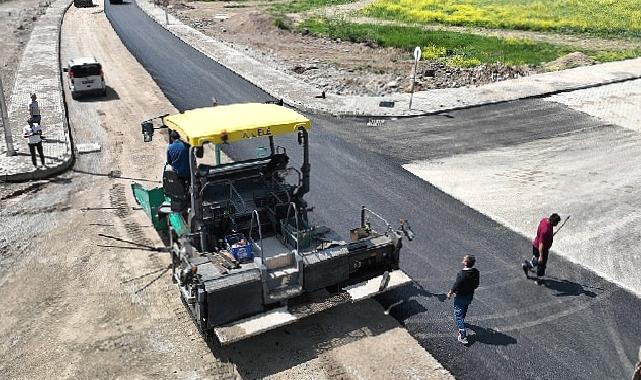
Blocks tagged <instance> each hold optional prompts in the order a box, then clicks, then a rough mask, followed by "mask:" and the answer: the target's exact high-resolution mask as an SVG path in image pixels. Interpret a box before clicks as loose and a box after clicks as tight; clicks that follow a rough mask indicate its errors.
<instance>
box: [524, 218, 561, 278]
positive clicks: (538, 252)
mask: <svg viewBox="0 0 641 380" xmlns="http://www.w3.org/2000/svg"><path fill="white" fill-rule="evenodd" d="M560 221H561V217H560V216H559V214H556V213H554V214H552V215H550V217H548V218H543V219H541V221H540V222H539V227H538V228H537V230H536V237H535V238H534V240H533V241H532V260H530V261H527V260H525V261H524V262H523V265H522V267H523V272H524V273H525V277H527V278H530V276H529V274H528V273H529V271H531V270H534V269H535V268H536V283H537V284H538V285H541V284H543V281H542V280H541V277H543V276H544V275H545V268H546V266H547V262H548V253H549V252H550V248H551V247H552V242H553V241H554V227H556V225H558V224H559V222H560Z"/></svg>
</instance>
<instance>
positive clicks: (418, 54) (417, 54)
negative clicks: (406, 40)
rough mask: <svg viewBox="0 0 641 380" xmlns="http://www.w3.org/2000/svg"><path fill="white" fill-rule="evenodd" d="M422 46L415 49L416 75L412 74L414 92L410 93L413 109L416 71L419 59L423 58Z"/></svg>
mask: <svg viewBox="0 0 641 380" xmlns="http://www.w3.org/2000/svg"><path fill="white" fill-rule="evenodd" d="M421 54H422V53H421V47H420V46H417V47H416V48H415V49H414V75H413V76H412V93H411V94H410V110H411V109H412V100H413V99H414V84H415V83H416V71H417V70H418V61H420V60H421Z"/></svg>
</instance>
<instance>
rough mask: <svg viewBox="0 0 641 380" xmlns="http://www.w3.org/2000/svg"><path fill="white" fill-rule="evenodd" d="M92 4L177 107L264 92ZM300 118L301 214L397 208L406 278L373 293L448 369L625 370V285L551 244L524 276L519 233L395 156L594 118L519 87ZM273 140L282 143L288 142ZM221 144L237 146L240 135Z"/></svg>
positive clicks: (524, 139) (607, 375)
mask: <svg viewBox="0 0 641 380" xmlns="http://www.w3.org/2000/svg"><path fill="white" fill-rule="evenodd" d="M106 11H107V15H108V17H109V18H110V20H111V22H112V24H113V25H114V27H115V29H116V30H117V31H118V33H119V35H120V37H121V38H122V39H123V41H124V43H125V45H126V46H127V47H128V48H129V49H130V51H131V52H132V53H133V54H134V55H135V56H136V57H137V59H138V60H139V61H140V62H143V64H144V65H145V67H146V68H147V69H148V70H149V71H150V73H151V75H152V77H154V79H155V80H156V81H157V83H158V84H159V86H160V87H161V88H162V89H163V91H164V92H165V93H166V94H167V97H168V98H169V99H170V100H171V101H172V103H173V104H174V105H175V106H176V107H177V108H185V109H187V108H193V107H197V106H201V105H204V104H206V101H207V99H208V98H209V97H211V96H215V97H216V98H217V99H218V100H219V101H220V102H221V103H231V102H236V101H262V100H264V99H265V98H264V94H263V93H262V92H261V91H260V90H258V89H256V88H252V87H251V86H248V84H247V83H246V82H244V81H242V80H239V79H238V78H235V77H234V76H233V75H230V73H229V72H228V71H226V70H224V69H222V68H221V67H220V65H217V64H216V63H214V62H211V61H208V60H207V59H205V58H204V57H203V56H202V55H200V54H199V53H197V52H195V51H194V50H193V49H191V48H189V47H188V46H186V45H184V44H183V43H181V42H179V41H177V40H176V38H175V37H173V36H172V35H171V34H169V33H168V32H166V31H165V30H163V29H162V28H160V27H158V26H157V25H155V24H154V23H153V22H151V20H149V19H148V18H147V16H145V15H144V14H143V13H142V12H140V11H139V10H137V9H136V8H134V7H133V6H131V5H128V6H122V7H118V6H111V7H109V6H108V7H107V9H106ZM199 73H201V74H199ZM202 73H206V75H203V74H202ZM221 81H223V83H221ZM230 81H231V82H230ZM194 88H199V89H203V91H204V94H203V93H200V92H199V91H193V89H194ZM313 121H314V123H315V128H314V130H313V132H312V134H311V139H312V145H311V149H312V153H311V161H312V192H311V194H310V196H309V198H308V200H309V201H310V203H311V204H313V205H315V206H316V209H315V212H314V214H315V218H317V220H319V221H323V222H325V223H328V224H331V225H332V226H333V227H335V228H336V229H337V230H339V231H347V229H348V228H350V227H352V226H353V225H354V224H355V223H357V220H358V213H357V210H358V208H359V206H360V205H362V204H364V205H367V206H368V207H370V208H372V209H374V210H376V211H377V212H379V213H381V214H382V215H384V216H386V217H388V218H389V219H390V220H394V219H395V218H396V217H399V216H403V217H407V218H409V219H410V220H411V221H412V222H413V226H414V227H415V229H416V232H417V234H418V238H417V239H416V240H415V241H414V242H413V243H408V244H406V247H405V248H404V251H403V258H402V267H403V268H404V269H405V270H406V271H407V272H408V273H409V274H410V275H411V276H412V278H413V279H414V280H415V283H416V285H415V286H413V287H408V288H405V289H403V290H399V291H395V292H392V293H390V294H388V295H387V296H384V297H381V298H380V301H381V302H382V303H383V305H384V306H386V307H390V312H391V314H392V315H393V316H395V317H396V318H397V319H398V320H399V321H401V322H402V323H404V324H405V326H406V328H407V329H408V331H409V332H410V333H411V334H412V335H413V336H414V337H416V338H417V339H418V340H419V341H420V342H421V344H422V345H423V347H425V348H426V349H427V350H428V351H429V352H431V353H432V354H434V355H435V356H436V358H437V359H438V360H439V361H441V362H442V363H443V364H444V365H445V367H446V368H447V369H448V370H450V371H451V372H452V373H453V374H454V375H455V376H456V377H459V378H470V379H476V378H487V379H490V378H491V379H514V378H518V379H586V378H590V379H613V378H617V379H625V378H627V377H628V376H629V375H630V374H631V372H632V368H633V361H635V360H636V359H635V358H636V353H637V350H638V345H639V343H640V338H639V336H640V333H641V326H640V324H639V320H638V314H639V310H641V301H640V300H639V299H638V298H637V297H636V296H635V295H633V294H632V293H630V292H629V291H627V290H625V289H623V288H621V287H619V286H617V285H616V284H614V283H612V282H609V281H607V280H605V279H603V278H602V277H600V276H599V275H597V274H595V273H594V272H593V271H590V270H587V269H585V268H584V267H582V266H579V265H576V264H573V263H571V262H569V261H568V260H566V259H565V258H563V257H562V256H559V255H556V254H553V255H552V258H551V265H550V268H549V278H548V280H547V281H546V282H545V284H544V285H543V286H540V287H539V286H536V285H535V284H534V283H533V282H531V281H528V280H526V279H525V277H524V275H523V273H522V272H521V270H520V267H519V265H520V262H521V260H522V259H523V258H524V257H526V256H527V255H528V254H529V253H530V252H531V248H530V238H531V237H530V236H529V235H528V236H523V235H522V234H520V233H519V232H518V231H514V230H512V229H510V228H507V227H506V226H504V225H501V224H499V223H497V222H495V221H494V220H492V219H491V218H490V217H488V216H486V215H484V214H482V213H480V212H478V211H475V210H474V209H472V208H470V207H468V206H466V205H464V204H463V203H461V202H460V201H458V200H456V199H454V198H452V197H451V196H450V195H448V194H446V193H444V192H442V191H440V190H438V189H437V188H435V187H434V186H432V185H431V184H430V183H428V182H425V181H423V180H422V179H420V178H418V177H416V176H414V175H413V174H411V173H409V172H407V171H406V170H404V169H403V168H402V165H404V164H407V163H409V162H411V161H414V160H427V159H442V160H445V159H447V158H449V157H453V156H455V155H457V154H461V153H473V152H482V151H486V150H492V149H497V148H500V147H510V146H514V145H517V144H526V143H528V142H533V141H536V140H540V139H545V138H550V137H551V136H558V135H562V134H564V133H569V132H572V131H577V130H585V129H589V128H592V127H596V126H599V125H601V124H602V123H601V122H600V121H599V120H597V119H594V118H591V117H589V116H587V115H585V114H583V113H580V112H577V111H573V110H571V109H568V108H567V107H565V106H561V105H558V104H556V103H549V102H545V101H541V100H531V101H521V102H514V103H508V104H502V105H494V106H486V107H479V108H475V109H470V110H465V111H459V112H453V113H451V114H448V115H440V116H434V117H428V118H420V119H403V120H398V121H388V122H386V123H385V124H384V126H382V127H376V128H372V127H367V126H366V120H361V119H347V120H335V119H331V118H323V117H315V118H313ZM279 143H280V144H281V145H285V146H286V147H287V148H288V152H289V153H290V155H291V156H296V154H295V153H294V152H297V150H296V145H295V144H291V143H290V142H287V141H282V139H281V141H279ZM249 145H251V144H249ZM227 153H228V154H230V155H231V157H232V158H240V157H248V156H252V155H253V154H254V147H253V146H241V147H234V148H233V149H227ZM467 253H473V254H476V255H477V257H478V267H479V269H480V270H481V281H482V285H481V288H480V289H479V290H478V293H477V296H476V299H475V302H474V304H473V305H472V307H471V309H470V317H469V319H468V322H469V323H470V326H469V327H470V330H471V332H472V334H473V336H472V338H471V346H470V347H463V346H461V345H459V344H458V343H457V342H456V340H455V338H454V334H455V330H454V327H453V322H452V321H451V304H450V303H449V302H445V301H444V293H445V292H446V291H447V289H448V287H449V286H450V285H451V282H452V280H453V278H454V275H455V273H456V270H457V269H458V265H459V261H460V257H461V256H462V255H464V254H467Z"/></svg>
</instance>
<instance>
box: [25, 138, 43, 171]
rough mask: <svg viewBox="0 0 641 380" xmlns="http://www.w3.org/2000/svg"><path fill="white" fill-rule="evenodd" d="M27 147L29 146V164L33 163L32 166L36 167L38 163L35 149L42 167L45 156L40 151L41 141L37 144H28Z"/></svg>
mask: <svg viewBox="0 0 641 380" xmlns="http://www.w3.org/2000/svg"><path fill="white" fill-rule="evenodd" d="M28 145H29V153H31V162H33V166H38V161H37V160H36V149H37V150H38V154H39V155H40V161H42V165H43V166H44V164H45V154H44V152H43V151H42V141H40V142H39V143H37V144H28Z"/></svg>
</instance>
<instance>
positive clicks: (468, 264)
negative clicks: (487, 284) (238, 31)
mask: <svg viewBox="0 0 641 380" xmlns="http://www.w3.org/2000/svg"><path fill="white" fill-rule="evenodd" d="M475 263H476V258H475V257H474V256H472V255H465V256H464V257H463V269H462V270H461V271H460V272H458V274H457V275H456V281H454V285H453V286H452V289H450V291H449V292H447V299H451V298H452V295H454V294H456V296H455V297H454V321H455V322H456V327H457V328H458V341H459V342H461V343H463V344H468V341H467V332H466V330H465V316H466V315H467V308H468V307H469V306H470V304H471V303H472V299H473V298H474V290H475V289H476V288H478V287H479V280H480V273H479V271H478V269H476V268H474V264H475Z"/></svg>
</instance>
